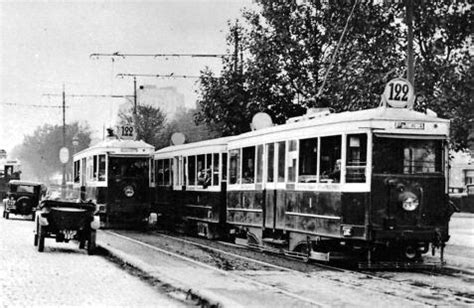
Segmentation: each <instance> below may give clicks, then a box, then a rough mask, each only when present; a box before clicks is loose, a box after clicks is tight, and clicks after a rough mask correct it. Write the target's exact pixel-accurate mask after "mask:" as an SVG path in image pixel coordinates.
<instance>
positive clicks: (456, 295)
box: [154, 232, 474, 305]
mask: <svg viewBox="0 0 474 308" xmlns="http://www.w3.org/2000/svg"><path fill="white" fill-rule="evenodd" d="M154 234H155V235H156V236H159V237H162V238H166V239H168V240H172V241H177V242H180V243H183V244H186V245H191V246H194V247H196V248H198V249H201V250H204V251H209V252H212V253H213V254H218V255H220V257H221V256H227V258H237V259H240V260H243V261H244V262H252V263H255V264H259V265H260V266H263V267H266V268H268V269H272V270H276V271H285V272H290V273H294V274H296V273H298V274H305V275H307V274H308V270H309V271H310V272H311V275H314V276H316V275H318V274H317V272H319V271H326V272H330V273H331V274H327V273H326V274H325V275H324V279H329V280H331V281H332V282H336V283H339V284H342V285H345V286H347V287H350V288H354V289H363V290H364V291H367V290H370V291H372V292H376V293H379V294H383V295H384V296H390V297H394V298H403V299H405V300H408V301H410V302H412V303H413V304H415V305H439V301H440V300H442V299H443V300H446V298H448V299H449V302H450V303H451V304H452V303H461V304H473V303H474V298H473V296H471V295H470V294H464V293H462V292H456V291H454V290H443V289H441V288H437V287H435V286H430V285H427V284H424V283H417V282H416V281H415V280H410V279H408V280H401V281H399V280H396V279H393V278H391V277H386V276H384V275H383V273H384V272H381V273H378V272H375V273H374V272H368V271H356V270H350V269H346V268H342V267H337V266H332V265H328V264H321V263H311V264H305V266H303V267H297V269H295V268H294V266H291V265H290V266H282V265H276V264H272V263H269V262H265V261H262V260H261V259H260V258H254V257H249V256H248V251H249V247H247V246H245V245H241V244H233V243H228V242H221V241H208V240H205V239H200V238H191V237H187V236H182V235H175V234H165V233H163V232H157V233H154ZM217 246H220V247H217ZM228 248H230V249H231V250H232V251H229V249H228ZM236 251H237V252H236ZM252 251H253V252H254V253H256V254H261V255H265V256H268V255H269V254H268V253H265V254H263V253H262V252H261V251H259V250H258V249H255V248H253V249H252ZM242 252H246V253H245V254H246V255H247V256H245V255H242ZM277 257H278V258H283V259H285V261H289V262H298V263H301V261H295V259H294V258H293V257H283V256H281V255H280V256H277ZM224 258H225V257H224ZM290 259H291V260H292V261H290ZM230 271H232V269H231V268H227V269H224V272H226V273H228V272H230ZM234 274H235V273H234ZM341 275H342V276H341ZM239 276H242V275H239ZM341 277H343V279H341ZM247 278H248V277H247ZM251 280H252V281H256V280H255V279H251ZM367 281H377V282H379V284H382V285H384V287H380V286H377V283H372V282H371V283H370V284H367V283H366V282H367ZM276 289H277V290H279V291H281V288H276ZM400 289H403V290H406V292H401V293H400V291H399V290H400ZM283 291H285V290H283ZM285 292H288V291H285ZM420 294H421V295H420ZM307 302H310V301H307ZM313 304H315V305H320V304H318V303H313Z"/></svg>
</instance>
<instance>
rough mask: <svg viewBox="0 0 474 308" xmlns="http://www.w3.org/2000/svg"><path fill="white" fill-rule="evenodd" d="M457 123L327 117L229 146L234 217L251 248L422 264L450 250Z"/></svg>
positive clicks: (401, 111)
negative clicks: (431, 252)
mask: <svg viewBox="0 0 474 308" xmlns="http://www.w3.org/2000/svg"><path fill="white" fill-rule="evenodd" d="M448 137H449V121H448V120H444V119H440V118H438V117H436V116H434V115H427V114H424V113H420V112H416V111H413V110H410V109H406V108H391V107H390V106H386V105H385V106H381V107H378V108H374V109H369V110H361V111H353V112H342V113H337V114H331V113H330V112H329V111H328V110H323V111H321V110H319V111H318V112H315V113H313V114H308V115H305V116H302V117H298V118H293V119H290V120H289V121H288V123H287V124H285V125H280V126H275V127H270V128H266V129H262V130H258V131H253V132H249V133H245V134H242V135H239V136H237V137H235V138H233V139H232V140H230V141H229V143H228V145H227V148H228V153H229V154H228V155H229V166H230V169H229V183H228V186H227V204H226V206H227V219H226V222H227V224H229V225H232V226H233V228H234V230H235V233H236V234H237V235H240V236H241V237H243V238H246V239H247V241H248V243H249V244H252V245H257V246H270V247H274V248H277V249H283V250H285V251H288V252H290V253H300V254H303V255H307V256H308V257H309V258H312V259H317V260H324V261H328V260H330V259H337V258H338V257H339V256H341V257H342V256H344V255H345V256H347V255H351V256H365V257H366V258H365V259H366V260H368V261H369V263H370V262H371V261H372V260H387V259H392V258H394V259H396V260H402V261H418V260H420V258H421V255H422V254H423V253H426V252H428V249H429V246H430V245H431V247H432V248H433V249H434V248H441V254H442V249H443V247H444V244H445V242H446V241H447V240H448V239H449V235H448V223H449V218H450V216H451V214H452V209H451V208H450V206H449V203H448V199H447V189H448V186H447V172H448V152H447V151H448V150H447V146H448V143H447V140H448Z"/></svg>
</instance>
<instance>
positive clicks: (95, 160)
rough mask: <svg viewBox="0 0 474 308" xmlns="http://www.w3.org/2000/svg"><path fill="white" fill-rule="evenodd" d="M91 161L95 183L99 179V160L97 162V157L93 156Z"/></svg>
mask: <svg viewBox="0 0 474 308" xmlns="http://www.w3.org/2000/svg"><path fill="white" fill-rule="evenodd" d="M92 159H93V165H94V167H93V170H94V176H93V177H94V181H97V179H98V177H99V173H98V171H99V160H98V157H97V155H94V157H93V158H92Z"/></svg>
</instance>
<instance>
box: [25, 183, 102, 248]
mask: <svg viewBox="0 0 474 308" xmlns="http://www.w3.org/2000/svg"><path fill="white" fill-rule="evenodd" d="M77 193H78V192H77ZM77 197H78V196H75V195H74V192H71V191H58V190H53V191H52V190H51V189H50V190H48V193H47V194H46V196H45V198H44V199H43V200H42V201H41V202H40V204H39V207H38V210H37V211H36V229H35V232H34V245H35V246H38V251H39V252H43V251H44V245H45V239H46V238H54V239H55V240H56V242H66V243H67V242H69V241H70V240H75V241H78V242H79V248H80V249H84V248H85V249H87V252H88V254H93V253H94V251H95V249H96V232H97V229H98V228H99V226H100V218H99V216H98V215H95V214H96V213H97V205H96V204H95V203H93V202H91V201H88V202H83V201H81V200H80V198H77Z"/></svg>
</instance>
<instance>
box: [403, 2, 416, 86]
mask: <svg viewBox="0 0 474 308" xmlns="http://www.w3.org/2000/svg"><path fill="white" fill-rule="evenodd" d="M405 1H406V2H405V6H406V18H407V20H406V23H407V36H408V37H407V77H408V81H409V82H410V83H411V85H412V86H413V88H415V68H414V62H415V59H414V54H413V0H405Z"/></svg>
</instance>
